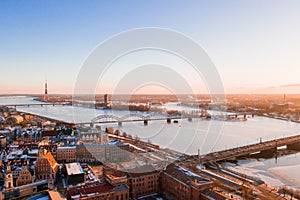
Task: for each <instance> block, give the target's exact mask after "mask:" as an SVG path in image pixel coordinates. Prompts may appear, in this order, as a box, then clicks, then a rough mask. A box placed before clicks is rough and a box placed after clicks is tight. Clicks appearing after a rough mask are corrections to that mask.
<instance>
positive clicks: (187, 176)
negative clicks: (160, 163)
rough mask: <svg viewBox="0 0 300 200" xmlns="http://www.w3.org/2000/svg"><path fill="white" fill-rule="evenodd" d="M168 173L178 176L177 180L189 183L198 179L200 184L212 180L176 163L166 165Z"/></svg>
mask: <svg viewBox="0 0 300 200" xmlns="http://www.w3.org/2000/svg"><path fill="white" fill-rule="evenodd" d="M164 172H165V173H166V174H168V175H170V176H172V177H174V178H176V179H177V180H179V181H181V182H183V183H185V184H187V185H189V184H190V183H192V182H194V181H196V182H197V183H198V184H201V183H203V184H204V183H209V182H211V181H210V180H208V179H205V178H203V177H201V176H200V175H198V174H195V173H193V172H191V171H189V170H187V169H185V168H183V167H180V166H177V165H175V164H173V163H172V164H170V165H168V166H167V167H166V169H165V171H164Z"/></svg>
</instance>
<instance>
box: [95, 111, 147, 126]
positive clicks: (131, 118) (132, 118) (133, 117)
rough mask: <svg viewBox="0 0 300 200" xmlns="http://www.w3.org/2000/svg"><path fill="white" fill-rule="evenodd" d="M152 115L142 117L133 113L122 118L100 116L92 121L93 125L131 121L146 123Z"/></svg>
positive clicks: (106, 115)
mask: <svg viewBox="0 0 300 200" xmlns="http://www.w3.org/2000/svg"><path fill="white" fill-rule="evenodd" d="M149 119H150V115H142V114H137V113H131V114H127V115H124V116H122V117H117V116H115V115H108V114H105V115H99V116H97V117H95V118H94V119H92V120H91V123H93V124H94V123H101V122H102V123H104V122H105V123H107V122H118V123H119V122H129V121H144V120H149Z"/></svg>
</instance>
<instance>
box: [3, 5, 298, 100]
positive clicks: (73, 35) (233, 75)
mask: <svg viewBox="0 0 300 200" xmlns="http://www.w3.org/2000/svg"><path fill="white" fill-rule="evenodd" d="M299 10H300V1H298V0H265V1H261V0H243V1H237V0H226V1H221V0H219V1H216V0H210V1H176V0H175V1H174V0H172V1H171V0H166V1H160V0H150V1H137V0H136V1H133V0H120V1H93V0H89V1H83V0H82V1H79V0H64V1H59V0H57V1H55V0H53V1H48V0H45V1H37V0H34V1H31V0H26V1H17V0H1V1H0V67H1V73H0V85H1V87H0V94H21V93H23V94H28V93H36V94H40V93H43V92H44V81H45V77H46V76H47V80H48V86H49V88H48V90H49V93H62V94H72V93H73V90H74V85H75V83H76V78H77V76H78V73H79V72H80V69H81V67H82V65H83V63H84V62H85V60H86V59H87V58H88V56H89V55H90V53H91V52H92V51H93V50H94V49H95V48H96V47H97V46H98V45H99V44H101V43H102V42H103V41H105V40H106V39H107V38H110V37H111V36H113V35H116V34H118V33H120V32H124V31H127V30H130V29H136V28H143V27H161V28H166V29H172V30H175V31H178V32H180V33H182V34H184V35H186V36H188V37H189V38H192V39H193V40H194V41H195V42H197V43H198V44H199V45H200V46H201V47H202V48H203V49H204V50H205V52H206V53H207V54H208V56H209V57H210V58H211V60H212V61H213V63H214V64H215V66H216V68H217V70H218V72H219V74H220V76H221V79H222V81H223V85H224V87H225V90H226V92H227V93H234V92H239V93H242V92H245V93H247V92H249V91H251V92H255V90H256V89H258V90H259V91H260V92H270V90H269V89H268V88H270V87H277V86H279V87H280V86H281V85H289V84H293V85H295V84H299V83H300V80H299V74H300V56H299V52H300V12H299ZM133 58H134V56H133ZM127 65H128V63H127ZM127 65H124V68H126V66H127ZM170 65H175V63H172V62H170ZM125 71H126V70H125ZM190 75H191V76H192V74H190ZM108 77H109V78H108V79H113V72H111V74H108ZM185 78H187V79H188V78H189V75H188V74H187V75H186V77H185ZM116 81H118V80H116ZM196 82H197V81H196ZM199 85H201V87H202V86H203V84H202V83H201V84H200V82H199ZM199 85H197V84H195V83H194V85H193V87H195V88H200V86H199ZM103 87H104V89H103V88H102V89H103V90H100V91H99V92H108V93H109V92H111V91H110V89H107V88H109V87H106V86H103ZM261 88H265V89H263V90H262V89H261ZM288 88H289V87H285V90H286V91H285V92H287V93H288V92H289V91H288ZM294 89H295V88H294ZM199 91H200V92H201V91H202V90H199ZM203 91H206V89H204V90H203ZM276 91H277V90H276ZM293 91H294V90H293ZM297 91H298V90H296V91H294V92H297ZM147 92H149V87H148V86H147ZM279 92H281V91H279ZM299 92H300V87H299Z"/></svg>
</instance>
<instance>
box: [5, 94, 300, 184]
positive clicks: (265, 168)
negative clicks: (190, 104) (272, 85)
mask: <svg viewBox="0 0 300 200" xmlns="http://www.w3.org/2000/svg"><path fill="white" fill-rule="evenodd" d="M25 103H26V104H27V103H37V102H36V101H34V100H33V99H32V97H5V98H3V97H0V105H5V104H6V105H7V104H25ZM38 103H40V102H38ZM168 106H169V107H171V108H172V109H174V108H176V107H178V105H174V103H173V104H169V105H167V106H166V108H168ZM181 109H183V108H182V107H181ZM187 109H190V108H187ZM17 110H18V111H23V112H28V113H32V114H37V115H41V116H46V117H50V118H54V119H59V120H63V121H67V122H89V121H91V119H93V118H95V117H96V116H99V115H103V114H107V115H114V116H117V117H122V116H124V115H126V114H129V113H131V114H132V113H136V114H140V115H145V116H146V115H147V114H146V113H141V112H130V111H113V110H95V109H91V108H83V107H72V106H43V107H40V106H33V107H18V108H17ZM213 114H216V113H215V112H214V113H213ZM217 114H218V113H217ZM223 114H224V113H223ZM160 117H161V116H160ZM101 126H102V127H103V128H105V127H107V126H113V127H115V128H119V129H120V130H121V131H122V132H126V133H128V134H131V135H132V136H138V137H140V138H141V139H142V140H145V141H148V140H151V142H152V143H154V144H158V145H160V146H161V147H162V148H170V149H174V150H176V151H179V152H182V153H187V154H197V153H198V150H199V151H200V154H204V153H209V152H212V151H217V150H222V149H227V148H233V147H237V146H242V145H246V144H250V143H256V142H258V141H259V139H260V138H262V140H263V141H264V140H270V139H275V138H279V137H285V136H290V135H296V134H299V131H300V124H299V123H294V122H288V121H283V120H276V119H271V118H266V117H257V116H255V117H253V118H248V120H247V121H245V122H243V121H221V120H204V119H193V121H192V122H189V121H188V120H187V119H179V120H178V123H174V122H172V123H171V124H168V123H167V122H166V121H165V120H161V121H149V124H148V126H144V124H143V122H126V123H123V124H122V126H121V127H118V125H117V124H101ZM232 167H233V168H234V169H236V170H240V171H244V172H246V173H248V174H250V175H253V176H258V177H260V178H262V179H263V180H264V181H266V182H267V183H269V184H270V185H273V186H281V185H287V186H292V187H298V188H300V173H299V171H300V154H295V155H290V156H284V157H280V158H278V160H277V163H276V162H275V159H267V160H259V161H257V160H246V161H239V163H238V165H237V166H232Z"/></svg>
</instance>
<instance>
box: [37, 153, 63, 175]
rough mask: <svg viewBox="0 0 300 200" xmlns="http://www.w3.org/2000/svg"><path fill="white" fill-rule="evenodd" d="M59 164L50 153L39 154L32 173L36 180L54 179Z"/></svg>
mask: <svg viewBox="0 0 300 200" xmlns="http://www.w3.org/2000/svg"><path fill="white" fill-rule="evenodd" d="M58 169H59V164H58V163H57V162H56V160H55V159H54V157H53V156H52V154H51V153H50V152H47V153H46V150H44V153H42V152H40V153H39V157H38V159H37V161H36V163H35V167H34V172H35V176H36V179H37V180H45V179H55V176H56V172H57V171H58Z"/></svg>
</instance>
